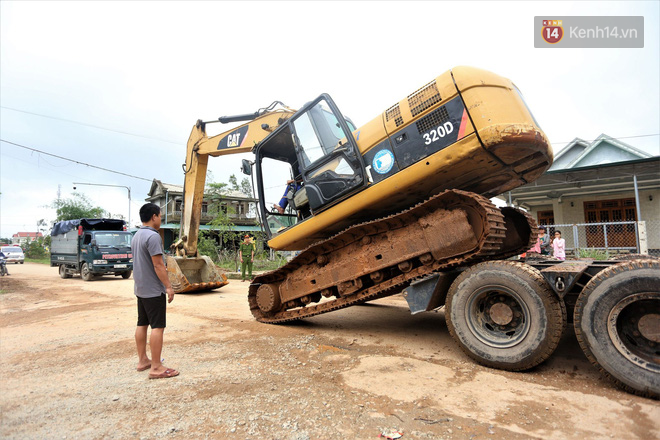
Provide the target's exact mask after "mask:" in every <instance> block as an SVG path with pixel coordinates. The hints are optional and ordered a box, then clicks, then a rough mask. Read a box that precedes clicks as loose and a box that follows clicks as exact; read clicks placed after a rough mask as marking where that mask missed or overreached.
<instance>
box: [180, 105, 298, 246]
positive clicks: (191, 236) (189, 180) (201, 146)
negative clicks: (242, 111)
mask: <svg viewBox="0 0 660 440" xmlns="http://www.w3.org/2000/svg"><path fill="white" fill-rule="evenodd" d="M275 104H277V103H273V104H271V106H269V107H268V108H266V109H262V110H260V111H258V112H256V113H254V114H247V115H239V116H229V117H221V118H218V121H212V122H221V123H229V122H238V121H245V120H249V122H246V123H245V124H242V125H240V126H238V127H235V128H233V129H231V130H229V131H226V132H224V133H221V134H219V135H216V136H212V137H208V135H207V134H206V125H207V124H209V122H203V121H201V120H198V121H197V123H196V124H195V126H194V127H193V129H192V131H191V132H190V137H189V138H188V146H187V151H186V163H185V165H184V173H185V180H184V187H183V208H182V209H183V213H182V214H183V215H182V221H181V230H180V234H179V237H180V239H179V240H178V241H177V242H176V243H174V245H173V248H174V249H175V252H176V255H177V256H180V257H197V256H198V255H197V238H198V234H199V224H200V216H201V213H202V200H203V198H204V186H205V182H206V170H207V166H208V160H209V156H224V155H228V154H238V153H246V152H251V151H252V150H253V148H254V147H255V146H256V145H257V144H258V143H259V142H260V141H262V140H263V139H264V138H266V137H267V136H268V135H269V134H270V133H271V132H272V131H273V130H275V129H276V128H277V127H279V126H280V125H282V124H283V123H284V122H285V121H286V120H287V119H289V118H290V117H291V115H293V114H294V113H295V110H293V109H290V108H288V107H284V108H283V109H278V110H274V109H273V107H274V106H275ZM280 104H281V103H280Z"/></svg>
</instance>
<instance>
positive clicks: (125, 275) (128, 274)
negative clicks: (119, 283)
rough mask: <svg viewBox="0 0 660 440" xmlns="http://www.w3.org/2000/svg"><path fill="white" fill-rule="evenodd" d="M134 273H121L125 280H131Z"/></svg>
mask: <svg viewBox="0 0 660 440" xmlns="http://www.w3.org/2000/svg"><path fill="white" fill-rule="evenodd" d="M132 273H133V271H132V270H127V271H126V272H122V273H121V277H122V278H123V279H125V280H127V279H129V278H130V277H131V274H132Z"/></svg>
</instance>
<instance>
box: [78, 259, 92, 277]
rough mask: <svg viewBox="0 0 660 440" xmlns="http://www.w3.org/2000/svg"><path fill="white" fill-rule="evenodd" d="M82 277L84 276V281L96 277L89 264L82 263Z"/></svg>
mask: <svg viewBox="0 0 660 440" xmlns="http://www.w3.org/2000/svg"><path fill="white" fill-rule="evenodd" d="M80 278H82V279H83V281H92V280H93V279H94V275H93V274H92V271H91V270H89V264H87V263H83V264H82V267H81V268H80Z"/></svg>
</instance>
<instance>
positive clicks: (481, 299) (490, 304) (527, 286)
mask: <svg viewBox="0 0 660 440" xmlns="http://www.w3.org/2000/svg"><path fill="white" fill-rule="evenodd" d="M445 310H446V311H445V318H446V320H447V327H448V328H449V333H450V334H451V335H452V337H453V338H454V340H455V341H456V342H457V343H458V345H459V346H460V347H461V349H462V350H463V351H464V352H465V353H466V354H467V355H468V356H470V357H471V358H472V359H474V360H476V361H477V362H479V363H482V364H484V365H486V366H489V367H494V368H500V369H503V370H511V371H522V370H527V369H529V368H532V367H534V366H536V365H538V364H540V363H541V362H543V361H544V360H546V359H547V358H548V357H550V355H551V354H552V352H554V351H555V348H557V345H558V344H559V339H560V338H561V335H562V332H563V331H564V328H565V327H566V306H565V305H564V303H563V301H562V300H560V299H559V298H558V297H557V295H555V293H554V292H553V291H552V289H551V288H550V286H549V285H548V284H547V283H546V282H545V280H544V279H543V277H542V276H541V274H540V272H539V271H538V270H536V269H534V268H533V267H531V266H528V265H526V264H523V263H519V262H514V261H489V262H484V263H480V264H477V265H475V266H472V267H471V268H470V269H468V270H466V271H465V272H463V273H462V274H461V275H459V276H458V278H456V280H454V282H453V283H452V285H451V287H450V288H449V292H448V294H447V304H446V308H445Z"/></svg>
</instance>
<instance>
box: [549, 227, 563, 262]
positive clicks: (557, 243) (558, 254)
mask: <svg viewBox="0 0 660 440" xmlns="http://www.w3.org/2000/svg"><path fill="white" fill-rule="evenodd" d="M552 249H553V250H554V253H553V255H554V256H555V258H557V259H559V260H562V261H564V260H565V259H566V240H564V239H563V238H561V231H555V239H554V240H552Z"/></svg>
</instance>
